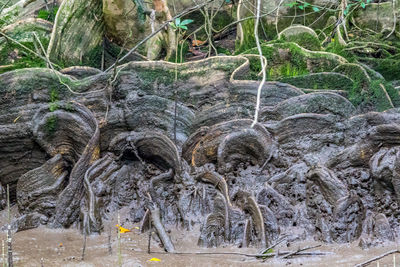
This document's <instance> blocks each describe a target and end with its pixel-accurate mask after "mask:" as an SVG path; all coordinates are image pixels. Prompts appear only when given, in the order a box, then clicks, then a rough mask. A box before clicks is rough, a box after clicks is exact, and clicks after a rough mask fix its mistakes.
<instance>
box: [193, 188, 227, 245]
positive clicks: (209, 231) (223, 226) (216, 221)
mask: <svg viewBox="0 0 400 267" xmlns="http://www.w3.org/2000/svg"><path fill="white" fill-rule="evenodd" d="M229 210H230V207H229V206H228V203H227V201H226V199H225V196H223V195H222V194H221V193H217V195H216V197H215V199H214V208H213V212H212V213H210V214H209V215H208V216H207V219H206V221H205V223H204V224H203V226H202V230H201V234H200V238H199V241H198V245H199V246H206V247H218V246H220V245H221V244H222V243H224V242H228V241H230V240H229V239H230V222H229Z"/></svg>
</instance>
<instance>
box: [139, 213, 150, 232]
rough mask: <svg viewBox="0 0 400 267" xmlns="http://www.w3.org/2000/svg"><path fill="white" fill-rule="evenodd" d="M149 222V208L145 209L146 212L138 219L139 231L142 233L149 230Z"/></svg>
mask: <svg viewBox="0 0 400 267" xmlns="http://www.w3.org/2000/svg"><path fill="white" fill-rule="evenodd" d="M150 223H151V218H150V210H149V209H147V210H146V212H145V213H144V215H143V218H142V219H141V220H140V227H139V228H140V232H141V233H144V232H146V231H149V230H150Z"/></svg>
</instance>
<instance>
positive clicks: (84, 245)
mask: <svg viewBox="0 0 400 267" xmlns="http://www.w3.org/2000/svg"><path fill="white" fill-rule="evenodd" d="M84 231H85V230H84ZM85 251H86V231H85V235H84V237H83V247H82V258H81V261H84V260H85Z"/></svg>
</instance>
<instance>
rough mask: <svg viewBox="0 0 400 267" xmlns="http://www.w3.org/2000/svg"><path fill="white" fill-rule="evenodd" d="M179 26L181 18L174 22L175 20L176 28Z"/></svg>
mask: <svg viewBox="0 0 400 267" xmlns="http://www.w3.org/2000/svg"><path fill="white" fill-rule="evenodd" d="M180 24H181V18H177V19H176V20H175V25H176V26H179V25H180Z"/></svg>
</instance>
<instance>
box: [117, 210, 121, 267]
mask: <svg viewBox="0 0 400 267" xmlns="http://www.w3.org/2000/svg"><path fill="white" fill-rule="evenodd" d="M120 223H121V220H120V216H119V212H118V236H117V237H118V266H122V254H121V231H120V227H121V224H120Z"/></svg>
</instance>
